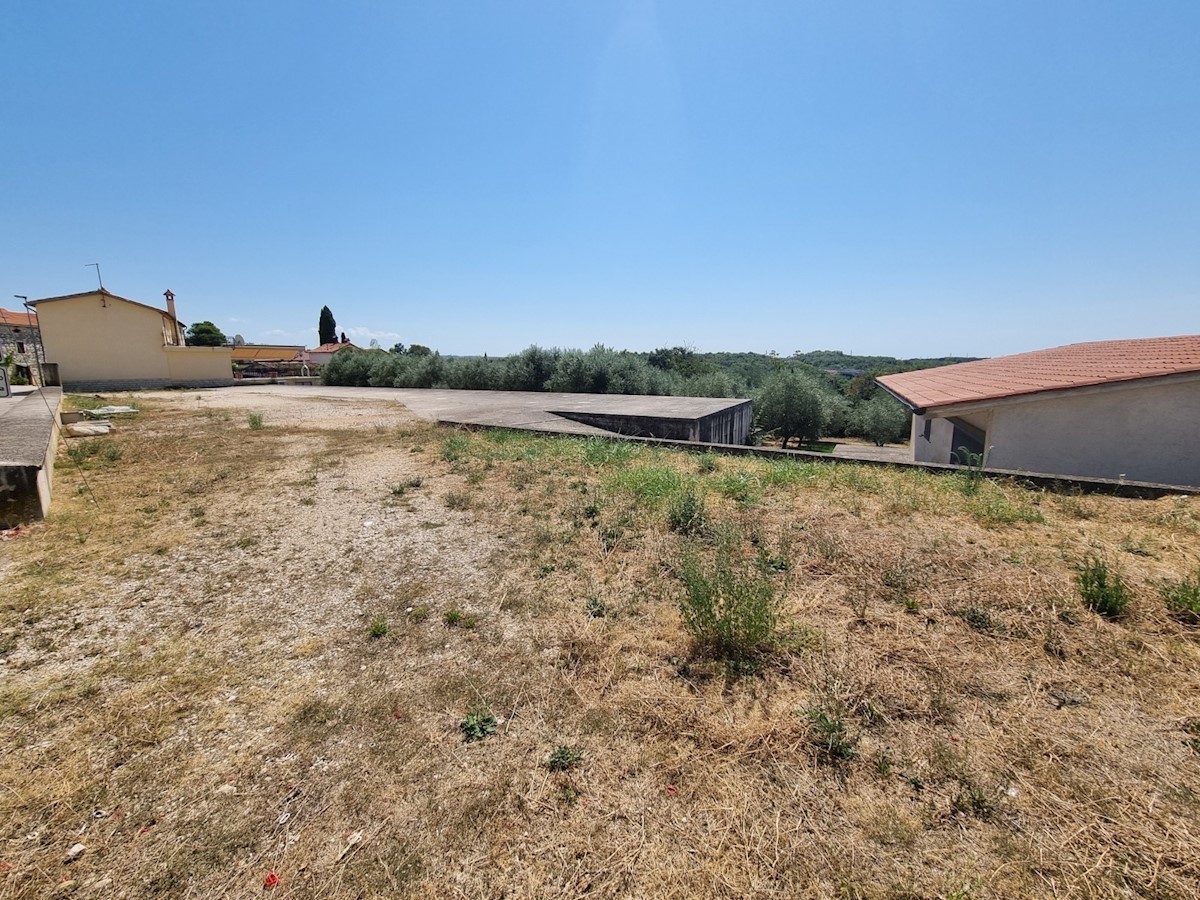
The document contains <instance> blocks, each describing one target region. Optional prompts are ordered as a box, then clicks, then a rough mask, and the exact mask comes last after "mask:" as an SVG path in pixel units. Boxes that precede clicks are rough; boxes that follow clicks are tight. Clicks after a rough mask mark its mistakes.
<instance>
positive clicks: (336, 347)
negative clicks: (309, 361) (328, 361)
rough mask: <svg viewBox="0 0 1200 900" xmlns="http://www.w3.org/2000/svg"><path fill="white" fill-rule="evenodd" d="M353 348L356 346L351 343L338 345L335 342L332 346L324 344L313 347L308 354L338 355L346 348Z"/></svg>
mask: <svg viewBox="0 0 1200 900" xmlns="http://www.w3.org/2000/svg"><path fill="white" fill-rule="evenodd" d="M353 346H354V344H353V343H351V342H350V341H346V343H344V344H342V343H338V342H336V341H335V342H334V343H332V344H322V345H321V346H320V347H313V348H312V349H311V350H309V351H308V352H309V353H337V351H339V350H341V349H342V348H344V347H353Z"/></svg>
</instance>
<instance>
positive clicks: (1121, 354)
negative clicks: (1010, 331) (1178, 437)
mask: <svg viewBox="0 0 1200 900" xmlns="http://www.w3.org/2000/svg"><path fill="white" fill-rule="evenodd" d="M1187 372H1200V335H1196V334H1192V335H1181V336H1179V337H1164V338H1139V339H1136V340H1127V341H1092V342H1089V343H1085V344H1068V345H1067V346H1065V347H1053V348H1051V349H1049V350H1034V351H1032V352H1030V353H1018V354H1016V355H1015V356H998V357H996V358H995V359H981V360H977V361H975V362H967V363H958V364H957V365H953V366H942V367H940V368H936V369H922V370H920V371H918V372H900V373H898V374H895V375H885V376H883V377H882V378H879V379H877V380H878V382H879V383H880V384H882V385H883V386H884V387H885V388H887V389H888V390H889V391H891V392H892V393H893V394H895V395H896V396H898V397H900V398H901V399H903V400H904V401H905V402H907V403H908V404H909V405H910V406H912V407H913V408H915V409H929V408H931V407H932V408H936V407H940V406H953V405H956V404H959V403H974V402H977V401H982V400H998V399H1001V398H1004V397H1017V396H1022V395H1025V394H1038V393H1042V392H1043V391H1061V390H1067V389H1070V388H1079V387H1087V386H1091V385H1099V384H1111V383H1115V382H1121V381H1135V380H1137V379H1141V378H1157V377H1161V376H1164V375H1178V374H1182V373H1187Z"/></svg>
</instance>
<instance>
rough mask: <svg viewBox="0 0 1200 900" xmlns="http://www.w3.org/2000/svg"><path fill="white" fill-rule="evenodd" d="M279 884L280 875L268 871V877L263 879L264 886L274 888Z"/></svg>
mask: <svg viewBox="0 0 1200 900" xmlns="http://www.w3.org/2000/svg"><path fill="white" fill-rule="evenodd" d="M277 884H279V876H278V875H276V874H275V873H274V872H268V873H267V877H266V879H265V880H264V881H263V888H273V887H275V885H277Z"/></svg>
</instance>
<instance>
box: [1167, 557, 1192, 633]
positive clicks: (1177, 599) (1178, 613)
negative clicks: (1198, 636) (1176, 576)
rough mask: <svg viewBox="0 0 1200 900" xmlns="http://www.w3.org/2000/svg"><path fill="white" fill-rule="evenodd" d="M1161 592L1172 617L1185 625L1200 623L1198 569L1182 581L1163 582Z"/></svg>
mask: <svg viewBox="0 0 1200 900" xmlns="http://www.w3.org/2000/svg"><path fill="white" fill-rule="evenodd" d="M1161 592H1162V598H1163V602H1164V603H1166V604H1167V612H1169V613H1170V614H1171V615H1172V616H1173V617H1174V618H1176V619H1178V620H1179V621H1180V622H1183V623H1184V624H1185V625H1200V569H1197V570H1196V571H1195V572H1193V573H1192V574H1191V575H1189V576H1188V577H1187V578H1184V579H1183V580H1182V581H1168V582H1165V583H1164V584H1163V586H1162V588H1161Z"/></svg>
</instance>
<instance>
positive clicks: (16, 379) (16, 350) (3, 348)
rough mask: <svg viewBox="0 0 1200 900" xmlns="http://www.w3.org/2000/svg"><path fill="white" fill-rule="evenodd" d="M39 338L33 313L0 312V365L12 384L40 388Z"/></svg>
mask: <svg viewBox="0 0 1200 900" xmlns="http://www.w3.org/2000/svg"><path fill="white" fill-rule="evenodd" d="M40 347H41V335H40V332H39V329H38V320H37V316H36V315H35V314H33V313H26V312H13V311H12V310H8V309H0V364H3V363H7V365H8V376H9V379H10V380H11V381H12V383H13V384H39V385H40V384H41V383H42V382H41V371H42V370H41V366H40V365H39V363H40V362H41V360H40V358H39V352H40Z"/></svg>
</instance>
